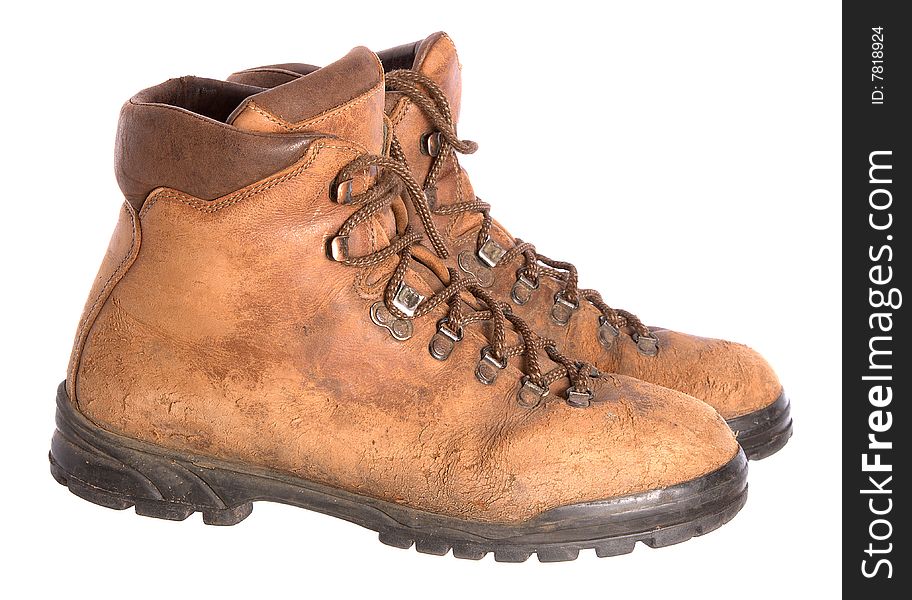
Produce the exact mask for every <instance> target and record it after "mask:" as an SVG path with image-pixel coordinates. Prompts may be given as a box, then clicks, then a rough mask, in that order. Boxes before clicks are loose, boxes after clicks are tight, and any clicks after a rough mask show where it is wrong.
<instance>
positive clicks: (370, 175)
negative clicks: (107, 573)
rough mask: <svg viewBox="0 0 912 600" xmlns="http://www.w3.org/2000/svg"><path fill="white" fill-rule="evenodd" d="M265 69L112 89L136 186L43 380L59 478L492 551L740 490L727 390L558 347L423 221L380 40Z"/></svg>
mask: <svg viewBox="0 0 912 600" xmlns="http://www.w3.org/2000/svg"><path fill="white" fill-rule="evenodd" d="M256 92H258V89H255V88H251V87H249V86H246V85H242V84H236V83H225V82H219V81H212V80H205V79H197V78H181V79H174V80H170V81H168V82H165V83H163V84H161V85H159V86H156V87H153V88H150V89H147V90H145V91H143V92H140V93H139V94H137V95H136V96H135V97H134V98H132V99H131V100H130V101H129V102H128V103H127V104H126V105H125V106H124V108H123V111H122V114H121V119H120V125H119V128H118V138H117V150H116V152H117V155H116V171H117V178H118V181H119V183H120V186H121V189H122V190H123V192H124V195H125V196H126V202H125V203H124V204H123V207H122V209H121V211H120V220H119V222H118V224H117V227H116V230H115V232H114V235H113V238H112V240H111V244H110V248H109V250H108V253H107V255H106V257H105V259H104V262H103V263H102V266H101V269H100V272H99V274H98V278H97V279H96V281H95V285H94V286H93V288H92V291H91V294H90V296H89V300H88V302H87V304H86V308H85V312H84V314H83V317H82V320H81V322H80V324H79V329H78V333H77V336H76V342H75V345H74V350H73V355H72V360H71V362H70V365H69V369H68V374H67V379H66V381H65V383H64V384H61V387H60V389H59V391H58V397H57V403H58V404H57V407H58V413H57V431H56V432H55V434H54V437H53V441H52V447H51V453H50V460H51V471H52V473H53V475H54V477H55V478H56V479H57V481H59V482H60V483H62V484H64V485H66V486H67V487H68V488H69V489H70V491H72V492H73V493H75V494H76V495H78V496H80V497H82V498H85V499H86V500H89V501H92V502H95V503H98V504H101V505H103V506H107V507H110V508H116V509H125V508H128V507H130V506H135V508H136V512H137V513H138V514H142V515H149V516H154V517H160V518H166V519H178V520H179V519H184V518H186V517H187V516H189V515H190V514H192V513H193V512H195V511H199V512H202V513H203V520H204V521H205V522H206V523H209V524H218V525H231V524H234V523H237V522H239V521H241V520H242V519H244V518H245V517H246V516H247V515H248V514H249V513H250V511H251V508H252V502H253V501H255V500H270V501H275V502H283V503H288V504H293V505H296V506H301V507H305V508H309V509H312V510H316V511H320V512H323V513H327V514H330V515H334V516H337V517H340V518H343V519H346V520H349V521H353V522H355V523H358V524H360V525H363V526H364V527H368V528H371V529H373V530H376V531H379V532H380V539H381V541H383V542H385V543H387V544H391V545H394V546H399V547H403V548H408V547H410V546H411V545H412V544H415V545H416V546H417V549H418V550H419V551H422V552H429V553H433V554H445V553H446V552H447V551H448V550H449V549H450V548H452V549H453V554H454V555H455V556H458V557H463V558H476V559H477V558H481V557H483V556H484V555H485V554H486V553H488V552H493V553H494V554H495V558H496V559H497V560H505V561H521V560H525V559H526V558H528V557H529V556H530V555H531V554H532V553H537V554H538V557H539V559H540V560H567V559H572V558H575V557H576V555H577V554H578V552H579V550H580V549H581V548H595V550H596V552H597V553H598V554H599V555H600V556H607V555H613V554H618V553H625V552H629V551H630V550H632V549H633V546H634V544H635V543H636V541H638V540H640V541H644V542H645V543H647V544H648V545H651V546H663V545H667V544H672V543H675V542H679V541H682V540H685V539H688V538H690V537H692V536H694V535H700V534H702V533H705V532H707V531H710V530H712V529H713V528H715V527H718V526H719V525H721V524H722V523H724V522H726V521H727V520H729V519H731V518H732V517H733V516H734V514H735V513H737V511H738V510H739V509H740V507H741V506H742V504H743V502H744V500H745V498H746V491H747V490H746V458H745V457H744V454H743V452H741V451H740V450H739V448H738V445H737V443H736V442H735V439H734V437H733V436H732V434H731V431H730V430H729V429H728V427H727V426H726V425H725V423H724V421H723V420H722V419H721V418H720V417H719V416H718V415H717V414H716V413H715V411H713V410H712V409H711V408H710V407H708V406H706V405H705V404H704V403H702V402H700V401H698V400H696V399H694V398H692V397H690V396H687V395H685V394H682V393H679V392H675V391H672V390H669V389H666V388H662V387H659V386H655V385H652V384H650V383H646V382H642V381H638V380H636V379H632V378H629V377H625V376H622V375H602V374H600V373H599V372H598V371H597V370H596V369H595V368H594V367H592V366H591V365H588V364H586V363H585V362H582V361H578V360H576V359H574V358H572V357H568V356H565V355H563V354H562V353H561V352H560V351H559V350H558V349H557V347H555V345H554V344H553V343H552V342H550V341H549V340H546V339H544V338H541V337H539V336H537V335H536V334H535V332H534V331H532V330H531V329H530V328H529V327H528V326H527V325H526V324H525V323H524V322H523V321H522V320H521V319H520V318H518V317H516V316H515V315H514V314H512V313H511V312H510V311H509V310H505V309H504V307H505V305H504V304H501V303H498V302H497V301H496V300H495V299H494V298H493V297H492V296H491V295H490V294H489V292H488V291H487V290H486V289H485V288H482V287H480V286H479V285H478V284H477V282H476V281H475V280H474V278H472V277H467V276H463V275H461V274H460V273H459V272H458V270H451V271H448V270H447V269H446V268H445V266H444V264H443V263H442V262H441V261H439V260H438V259H437V258H436V257H435V256H434V255H433V254H432V253H431V252H429V251H427V250H426V249H425V248H424V247H423V246H422V245H421V244H420V243H419V242H420V240H421V236H420V235H419V234H417V233H416V232H414V231H413V230H412V228H411V227H410V226H409V221H408V219H409V217H408V211H407V210H406V206H405V202H403V200H402V196H405V197H406V198H407V199H408V202H409V203H413V202H415V201H416V198H415V196H420V195H421V191H420V188H419V186H418V184H417V183H416V182H415V181H414V179H413V178H412V177H411V175H410V173H409V172H408V170H407V169H404V168H402V166H401V164H400V163H399V162H397V161H393V160H391V159H389V158H387V157H384V156H383V155H382V151H383V148H384V118H385V114H384V106H385V91H384V73H383V69H382V67H381V64H380V62H379V61H378V59H377V57H376V56H375V55H374V54H373V53H371V52H370V51H368V50H366V49H364V48H357V49H355V50H353V51H352V52H351V53H349V54H348V55H347V56H345V57H344V58H343V59H341V60H339V61H338V62H336V63H333V64H332V65H330V66H328V67H325V68H323V69H320V70H316V71H314V72H312V73H311V74H310V75H308V76H306V77H302V78H300V79H296V80H295V81H293V82H291V83H289V84H287V85H282V86H279V87H276V88H275V89H272V90H269V91H264V92H261V93H256Z"/></svg>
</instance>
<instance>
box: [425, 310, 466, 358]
mask: <svg viewBox="0 0 912 600" xmlns="http://www.w3.org/2000/svg"><path fill="white" fill-rule="evenodd" d="M449 321H450V320H449V319H448V318H447V317H444V318H442V319H440V320H439V321H437V333H435V334H434V336H433V337H432V338H431V341H430V343H429V344H428V351H429V352H430V353H431V356H433V357H434V358H436V359H437V360H446V359H448V358H449V357H450V354H451V353H452V352H453V348H455V347H456V342H458V341H460V340H462V328H461V327H460V328H459V330H458V331H455V330H453V329H451V328H450V326H449V325H448V323H449Z"/></svg>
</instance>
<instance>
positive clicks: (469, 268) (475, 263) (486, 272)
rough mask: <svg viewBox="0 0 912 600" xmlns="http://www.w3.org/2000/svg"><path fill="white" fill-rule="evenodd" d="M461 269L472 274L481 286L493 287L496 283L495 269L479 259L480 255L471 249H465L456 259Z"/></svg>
mask: <svg viewBox="0 0 912 600" xmlns="http://www.w3.org/2000/svg"><path fill="white" fill-rule="evenodd" d="M456 262H457V264H458V265H459V269H460V270H461V271H462V272H463V273H466V274H468V275H471V276H472V277H474V278H475V280H476V281H477V282H478V285H480V286H481V287H485V288H488V287H491V286H492V285H494V271H492V270H491V268H490V267H488V266H487V265H485V264H484V263H483V262H481V261H480V260H479V259H478V256H476V254H475V253H474V252H472V251H471V250H463V251H462V252H460V253H459V256H458V257H457V259H456Z"/></svg>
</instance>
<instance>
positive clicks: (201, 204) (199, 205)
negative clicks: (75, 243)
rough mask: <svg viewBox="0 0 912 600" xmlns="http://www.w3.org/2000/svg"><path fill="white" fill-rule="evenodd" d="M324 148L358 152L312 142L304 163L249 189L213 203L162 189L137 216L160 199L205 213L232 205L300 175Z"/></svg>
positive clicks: (353, 149) (144, 214) (141, 215)
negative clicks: (176, 202)
mask: <svg viewBox="0 0 912 600" xmlns="http://www.w3.org/2000/svg"><path fill="white" fill-rule="evenodd" d="M324 148H330V149H335V150H344V151H347V152H351V153H352V154H357V153H358V152H359V150H357V149H355V148H353V147H351V146H334V145H331V144H325V143H321V142H318V143H317V144H314V146H313V149H312V152H313V154H312V155H311V156H310V158H308V159H307V160H306V161H305V162H304V163H302V164H300V165H299V166H298V167H297V168H295V169H294V170H293V171H290V172H288V173H286V174H284V175H280V176H278V177H275V178H273V179H269V180H267V181H264V182H262V183H259V184H257V185H255V186H254V187H252V188H250V189H247V190H243V191H240V192H236V193H234V194H232V195H231V196H228V197H227V198H224V199H223V200H219V201H218V202H214V203H213V202H207V201H205V200H200V199H198V198H194V197H192V196H188V195H187V194H183V193H181V192H177V191H162V192H159V193H157V194H155V195H154V196H152V197H150V198H149V200H148V201H146V204H145V205H144V206H143V208H142V211H140V213H139V217H140V219H142V218H143V217H145V216H146V215H147V214H148V213H149V211H150V210H152V207H153V206H155V204H156V203H157V202H158V201H159V200H161V199H167V200H176V201H178V202H180V203H182V204H186V205H187V206H190V207H192V208H195V209H196V210H198V211H200V212H205V213H214V212H217V211H219V210H221V209H223V208H227V207H229V206H233V205H235V204H237V203H238V202H242V201H244V200H246V199H248V198H250V197H252V196H255V195H257V194H259V193H261V192H265V191H267V190H270V189H272V188H274V187H275V186H277V185H280V184H282V183H285V182H286V181H289V180H291V179H294V178H295V177H297V176H298V175H300V174H301V173H303V172H304V171H306V170H307V169H308V168H309V167H310V166H311V165H312V164H313V163H314V162H315V161H316V160H317V157H318V156H319V155H320V152H321V151H322V150H323V149H324Z"/></svg>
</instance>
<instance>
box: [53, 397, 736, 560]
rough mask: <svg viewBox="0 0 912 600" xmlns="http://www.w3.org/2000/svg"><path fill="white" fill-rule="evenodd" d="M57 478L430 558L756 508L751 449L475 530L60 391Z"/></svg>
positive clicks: (691, 531) (631, 535) (641, 532)
mask: <svg viewBox="0 0 912 600" xmlns="http://www.w3.org/2000/svg"><path fill="white" fill-rule="evenodd" d="M49 457H50V462H51V474H52V475H53V476H54V479H56V480H57V481H58V482H59V483H60V484H61V485H64V486H66V487H67V488H68V489H69V490H70V491H71V492H72V493H74V494H75V495H77V496H79V497H80V498H83V499H85V500H88V501H89V502H94V503H95V504H100V505H101V506H106V507H108V508H113V509H116V510H124V509H127V508H130V507H131V506H133V507H135V510H136V514H139V515H144V516H149V517H157V518H160V519H171V520H177V521H180V520H183V519H186V518H187V517H189V516H190V515H191V514H193V513H194V512H201V513H202V514H203V522H204V523H206V524H209V525H235V524H237V523H239V522H241V521H242V520H244V519H245V518H246V517H247V516H249V515H250V513H251V511H252V509H253V502H255V501H259V500H265V501H272V502H281V503H284V504H290V505H294V506H299V507H301V508H307V509H310V510H314V511H317V512H320V513H324V514H328V515H331V516H334V517H338V518H341V519H345V520H346V521H351V522H353V523H356V524H358V525H361V526H363V527H366V528H368V529H372V530H374V531H377V532H379V533H380V541H381V542H383V543H385V544H388V545H390V546H395V547H397V548H410V547H411V546H412V545H414V546H415V548H416V550H418V551H419V552H424V553H428V554H437V555H443V554H446V553H447V552H448V551H450V550H452V551H453V556H456V557H458V558H468V559H475V560H477V559H480V558H483V557H484V556H485V555H487V554H488V553H493V554H494V559H495V560H497V561H504V562H522V561H525V560H526V559H527V558H529V557H530V556H531V555H532V554H536V555H537V556H538V559H539V560H540V561H542V562H551V561H564V560H573V559H575V558H576V557H577V555H578V554H579V552H580V550H584V549H590V548H591V549H594V550H595V552H596V554H597V555H598V556H615V555H618V554H626V553H629V552H631V551H632V550H633V549H634V546H635V545H636V543H637V542H643V543H644V544H646V545H647V546H650V547H653V548H657V547H661V546H668V545H671V544H677V543H679V542H683V541H685V540H688V539H690V538H692V537H694V536H698V535H703V534H705V533H708V532H710V531H712V530H714V529H716V528H718V527H720V526H721V525H723V524H724V523H727V522H728V521H729V520H731V519H732V518H733V517H734V516H735V515H736V514H737V513H738V511H739V510H740V509H741V507H742V506H743V505H744V502H745V501H746V499H747V459H746V457H745V455H744V453H743V452H740V451H739V452H738V454H737V455H736V456H735V457H734V458H733V459H732V460H731V461H730V462H729V463H728V464H726V465H724V466H723V467H721V468H720V469H718V470H716V471H714V472H712V473H709V474H707V475H704V476H702V477H699V478H697V479H694V480H691V481H688V482H685V483H681V484H677V485H674V486H672V487H668V488H664V489H660V490H653V491H649V492H644V493H640V494H632V495H629V496H623V497H619V498H612V499H609V500H602V501H597V502H586V503H581V504H573V505H568V506H562V507H560V508H555V509H553V510H549V511H547V512H544V513H542V514H540V515H538V516H537V517H535V518H533V519H531V520H529V521H526V522H523V523H517V524H497V523H484V522H477V521H468V520H463V519H456V518H452V517H446V516H442V515H438V514H433V513H429V512H425V511H421V510H415V509H411V508H408V507H405V506H402V505H398V504H395V503H390V502H385V501H382V500H377V499H375V498H370V497H366V496H361V495H358V494H353V493H350V492H347V491H345V490H340V489H336V488H332V487H329V486H326V485H322V484H318V483H314V482H310V481H306V480H303V479H300V478H296V477H292V476H289V475H286V474H283V473H279V472H275V471H270V470H266V469H260V468H255V467H249V466H246V465H240V464H236V463H230V462H226V461H222V460H217V459H212V458H206V457H202V456H193V455H186V454H180V453H177V452H173V451H171V450H168V449H165V448H162V447H159V446H154V445H152V444H147V443H145V442H140V441H138V440H134V439H131V438H126V437H123V436H120V435H116V434H113V433H110V432H107V431H104V430H102V429H100V428H98V427H97V426H96V425H94V424H93V423H91V422H90V421H88V420H87V419H86V418H85V417H83V416H82V415H81V414H79V413H78V412H77V411H76V410H74V408H73V407H72V406H71V403H70V401H69V399H68V398H67V396H66V390H65V388H64V386H63V384H61V386H60V388H59V390H58V392H57V430H56V431H55V432H54V436H53V439H52V440H51V451H50V455H49Z"/></svg>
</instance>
